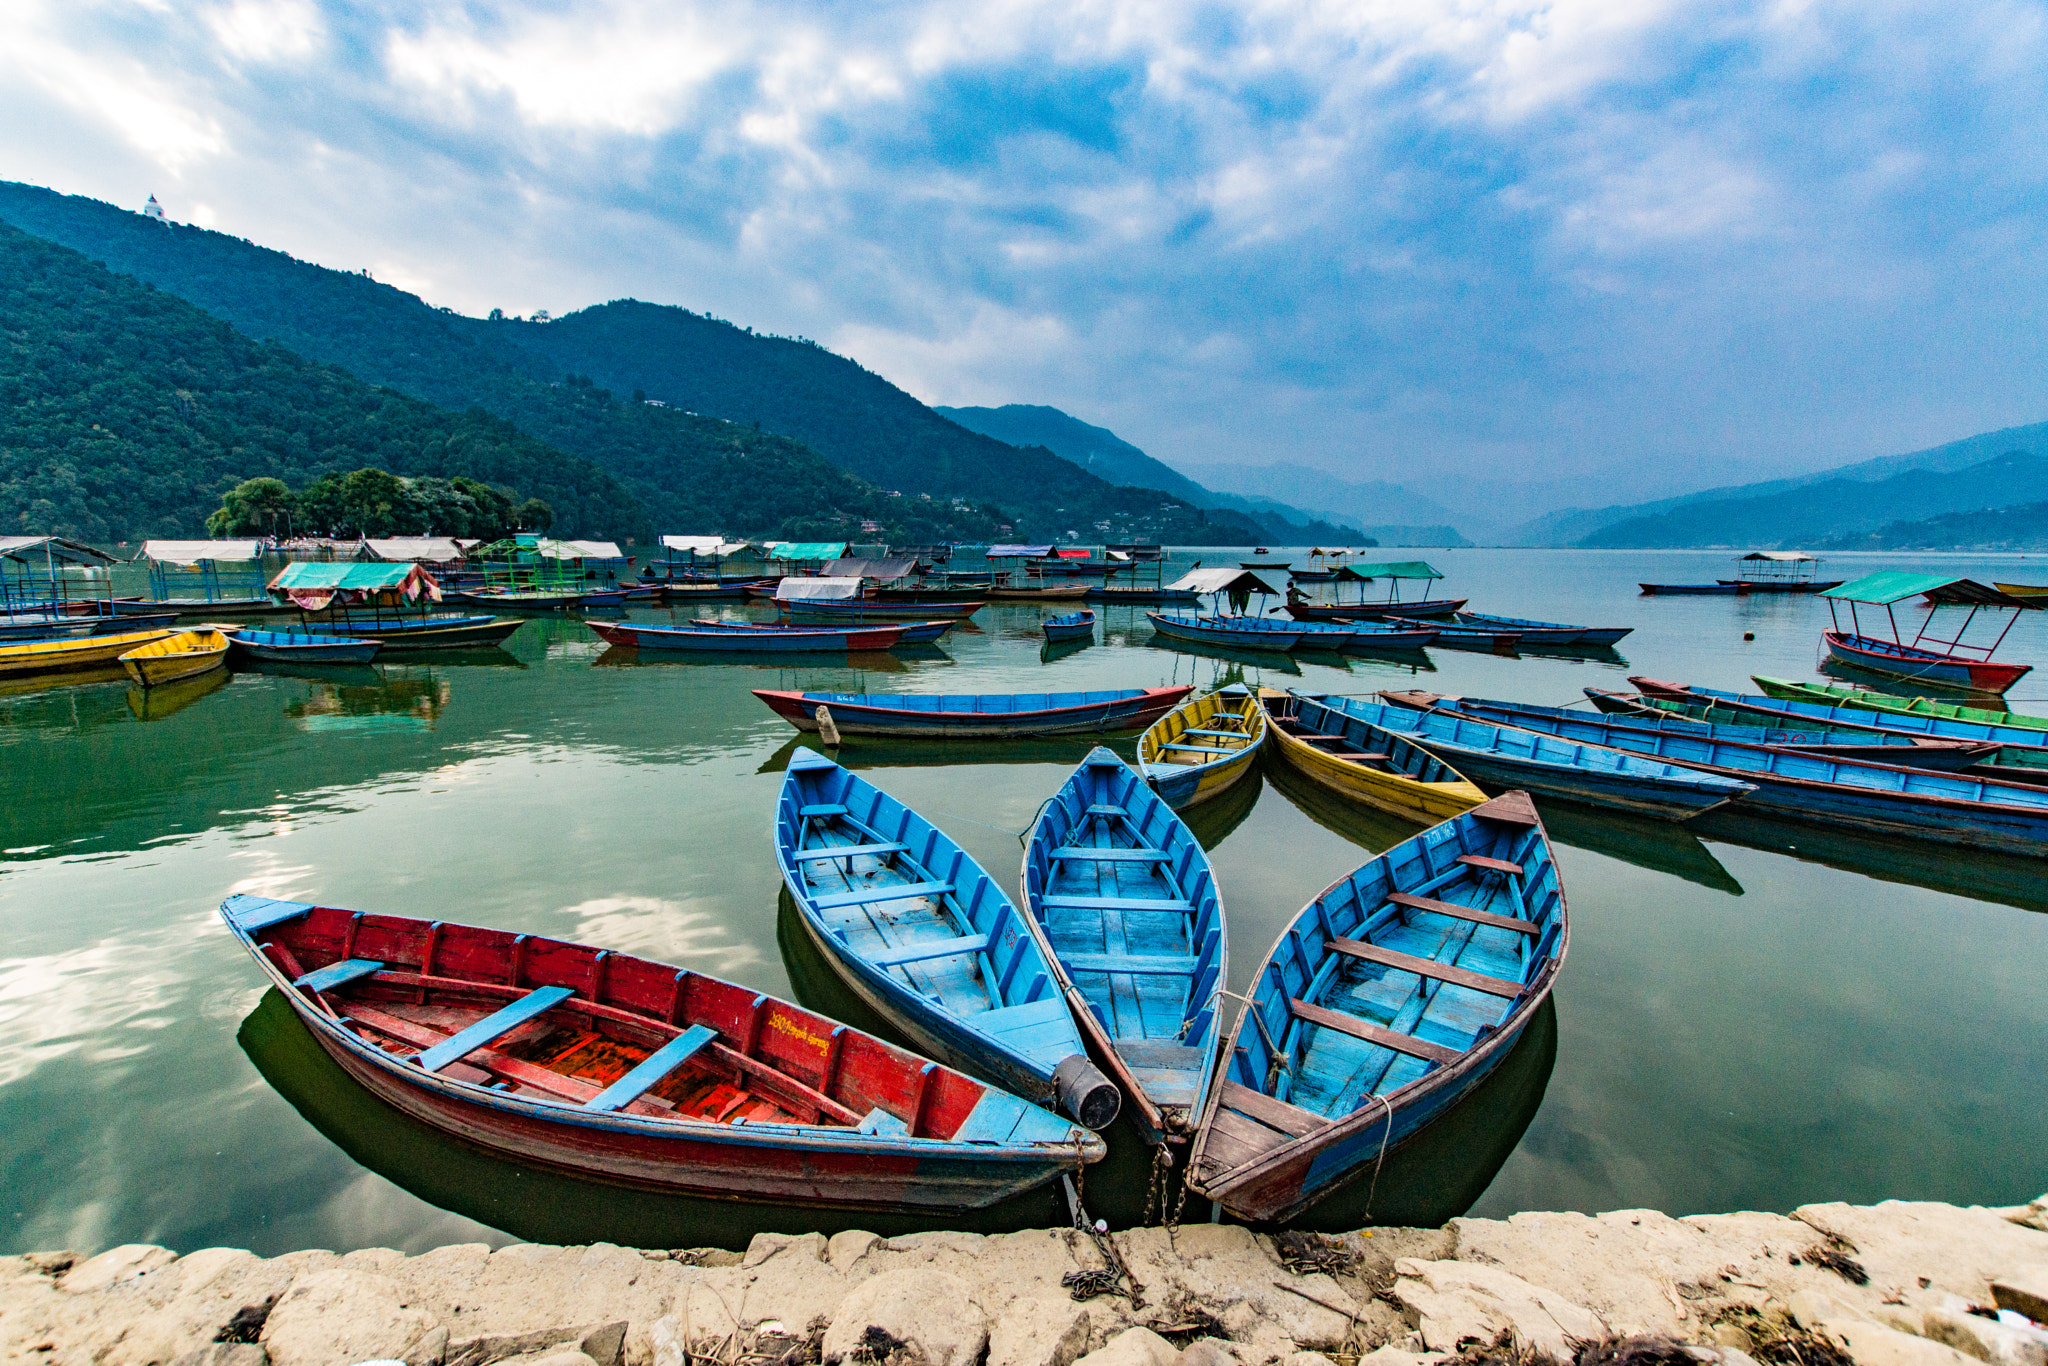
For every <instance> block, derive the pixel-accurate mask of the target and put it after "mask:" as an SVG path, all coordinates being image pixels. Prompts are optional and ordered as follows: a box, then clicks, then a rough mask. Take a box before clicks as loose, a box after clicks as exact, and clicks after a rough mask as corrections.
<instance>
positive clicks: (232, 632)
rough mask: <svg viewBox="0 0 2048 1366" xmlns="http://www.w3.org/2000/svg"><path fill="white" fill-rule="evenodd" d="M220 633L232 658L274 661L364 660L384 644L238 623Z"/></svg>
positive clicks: (357, 661)
mask: <svg viewBox="0 0 2048 1366" xmlns="http://www.w3.org/2000/svg"><path fill="white" fill-rule="evenodd" d="M222 634H224V635H226V636H227V638H228V652H229V654H231V655H232V656H234V657H235V658H237V659H255V660H262V661H265V662H268V663H274V664H367V663H369V662H370V661H371V660H372V659H374V658H376V656H377V652H378V651H379V650H381V649H383V648H384V643H383V642H382V641H378V640H370V639H368V638H360V639H353V640H352V639H350V638H349V637H347V636H329V635H317V636H316V635H313V634H311V633H309V632H306V631H256V630H251V629H250V628H248V627H246V626H237V627H233V628H231V629H230V628H225V627H224V628H222Z"/></svg>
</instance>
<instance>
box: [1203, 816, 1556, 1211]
mask: <svg viewBox="0 0 2048 1366" xmlns="http://www.w3.org/2000/svg"><path fill="white" fill-rule="evenodd" d="M1570 939H1571V931H1570V923H1569V920H1568V918H1567V913H1566V907H1565V898H1564V891H1563V888H1562V887H1561V886H1560V885H1559V883H1558V876H1557V869H1556V867H1555V866H1554V865H1553V864H1552V862H1551V855H1550V844H1549V841H1548V839H1547V838H1546V836H1545V834H1544V830H1543V822H1542V821H1541V820H1540V819H1539V818H1538V816H1537V814H1536V808H1535V805H1534V803H1532V802H1531V801H1530V800H1529V798H1528V796H1527V794H1525V793H1521V792H1510V793H1507V794H1504V795H1502V796H1499V797H1496V798H1494V799H1493V800H1492V801H1490V802H1487V803H1485V804H1484V805H1482V806H1479V807H1477V808H1475V809H1473V810H1471V811H1467V812H1464V813H1462V814H1460V815H1457V816H1454V817H1452V818H1451V819H1449V820H1446V821H1444V822H1443V823H1442V824H1439V825H1436V826H1433V827H1431V828H1430V829H1428V830H1425V831H1423V832H1422V833H1421V834H1419V835H1416V836H1415V837H1414V838H1412V839H1408V840H1405V841H1403V842H1402V843H1400V844H1397V845H1395V846H1394V847H1393V848H1391V849H1389V850H1387V851H1386V852H1385V853H1384V854H1381V855H1379V856H1378V857H1376V858H1374V859H1372V860H1371V861H1370V862H1368V863H1366V864H1365V865H1364V866H1363V867H1361V868H1359V869H1358V870H1357V871H1356V872H1354V873H1352V874H1350V875H1349V876H1348V877H1345V878H1342V879H1340V880H1339V881H1337V882H1336V883H1334V884H1332V885H1331V886H1330V887H1329V888H1328V889H1327V890H1325V891H1324V892H1323V894H1322V895H1321V896H1319V897H1317V898H1316V899H1315V900H1313V901H1311V902H1309V904H1308V905H1307V906H1306V907H1304V908H1303V909H1302V911H1301V913H1300V914H1299V915H1298V916H1296V917H1295V919H1294V923H1293V924H1292V925H1290V926H1289V927H1288V929H1287V931H1286V933H1284V934H1282V935H1281V936H1280V938H1279V940H1278V942H1277V943H1275V944H1274V946H1273V950H1272V952H1271V953H1269V954H1268V955H1267V957H1266V960H1265V961H1264V962H1262V963H1261V964H1260V965H1259V968H1258V971H1257V972H1255V973H1253V974H1252V976H1251V978H1250V979H1249V980H1250V982H1251V983H1252V985H1251V987H1250V989H1249V990H1250V1001H1249V1002H1248V1004H1247V1006H1246V1008H1245V1009H1244V1010H1243V1011H1242V1012H1241V1013H1240V1014H1239V1016H1238V1019H1237V1022H1236V1024H1235V1026H1234V1027H1233V1029H1232V1031H1231V1036H1230V1039H1229V1042H1228V1043H1227V1045H1226V1049H1225V1053H1224V1068H1223V1075H1222V1076H1221V1078H1220V1079H1219V1080H1218V1083H1217V1085H1216V1087H1215V1089H1214V1090H1213V1091H1212V1092H1211V1093H1210V1097H1209V1104H1208V1109H1207V1110H1206V1111H1205V1112H1204V1114H1203V1116H1202V1123H1201V1128H1200V1131H1199V1132H1198V1134H1197V1136H1196V1138H1195V1145H1194V1148H1193V1150H1192V1151H1191V1152H1190V1154H1189V1166H1188V1181H1189V1185H1190V1187H1191V1188H1192V1189H1193V1190H1195V1191H1197V1192H1198V1193H1200V1194H1202V1195H1204V1196H1207V1197H1208V1198H1209V1199H1210V1200H1213V1201H1215V1202H1216V1203H1217V1204H1218V1205H1221V1206H1222V1207H1223V1208H1224V1209H1225V1210H1227V1211H1229V1212H1230V1213H1231V1214H1233V1215H1235V1216H1237V1217H1238V1218H1240V1219H1244V1220H1249V1221H1256V1222H1262V1223H1264V1222H1277V1221H1282V1220H1286V1219H1290V1218H1293V1217H1295V1216H1297V1215H1299V1214H1301V1213H1302V1212H1303V1211H1305V1210H1307V1209H1309V1208H1310V1207H1312V1206H1313V1205H1315V1204H1316V1203H1317V1202H1318V1201H1320V1200H1323V1199H1326V1198H1328V1197H1329V1196H1331V1195H1333V1194H1335V1193H1336V1192H1338V1191H1340V1190H1342V1189H1344V1188H1346V1187H1348V1186H1350V1185H1352V1184H1353V1183H1355V1182H1357V1181H1359V1180H1361V1179H1365V1178H1369V1177H1370V1176H1371V1175H1373V1174H1374V1173H1375V1172H1377V1171H1378V1170H1379V1169H1380V1167H1381V1166H1382V1165H1383V1163H1384V1162H1385V1160H1386V1155H1387V1154H1388V1153H1390V1152H1393V1151H1394V1150H1396V1149H1398V1148H1399V1147H1400V1146H1401V1145H1402V1144H1404V1143H1406V1142H1407V1141H1408V1140H1410V1139H1412V1138H1414V1137H1415V1135H1416V1134H1418V1133H1420V1132H1422V1130H1424V1129H1425V1128H1427V1127H1428V1125H1429V1124H1430V1123H1431V1121H1433V1120H1435V1119H1437V1118H1438V1117H1439V1116H1441V1115H1442V1114H1443V1113H1444V1112H1445V1111H1447V1110H1449V1109H1450V1108H1451V1106H1452V1105H1454V1104H1455V1103H1456V1102H1457V1101H1458V1100H1459V1099H1460V1098H1461V1097H1463V1096H1464V1095H1466V1094H1467V1093H1469V1092H1470V1091H1471V1090H1472V1088H1473V1087H1475V1086H1477V1085H1478V1084H1479V1083H1480V1082H1481V1081H1483V1080H1484V1079H1485V1078H1486V1077H1487V1076H1488V1074H1490V1073H1491V1072H1492V1071H1493V1070H1494V1069H1495V1068H1496V1067H1498V1066H1499V1065H1500V1063H1501V1061H1502V1060H1503V1059H1504V1058H1506V1057H1507V1056H1508V1054H1509V1052H1510V1051H1511V1050H1512V1049H1513V1048H1514V1046H1515V1043H1516V1042H1517V1040H1519V1039H1520V1038H1521V1035H1522V1031H1523V1030H1524V1029H1525V1028H1526V1027H1527V1026H1528V1024H1529V1021H1530V1019H1531V1018H1532V1017H1533V1016H1534V1015H1535V1013H1536V1010H1537V1008H1538V1007H1539V1006H1541V1005H1542V1003H1543V1000H1544V998H1545V997H1546V996H1548V995H1549V994H1550V991H1551V988H1552V986H1553V984H1554V983H1555V982H1556V980H1557V974H1558V971H1559V969H1560V968H1561V967H1562V966H1563V964H1564V958H1565V952H1566V949H1567V947H1568V946H1569V944H1570Z"/></svg>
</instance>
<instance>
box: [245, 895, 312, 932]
mask: <svg viewBox="0 0 2048 1366" xmlns="http://www.w3.org/2000/svg"><path fill="white" fill-rule="evenodd" d="M312 909H313V908H312V907H311V906H310V905H308V904H307V903H306V902H303V901H277V900H273V899H272V898H270V897H264V896H240V897H236V898H235V904H234V906H233V907H232V908H229V909H227V917H228V919H230V920H232V921H234V922H235V928H236V929H238V930H240V931H242V932H243V933H244V934H254V933H256V931H258V930H267V929H269V928H270V927H271V926H272V925H282V924H284V922H285V921H287V920H297V919H298V918H299V917H300V916H302V915H304V914H305V913H306V912H308V911H310V910H312Z"/></svg>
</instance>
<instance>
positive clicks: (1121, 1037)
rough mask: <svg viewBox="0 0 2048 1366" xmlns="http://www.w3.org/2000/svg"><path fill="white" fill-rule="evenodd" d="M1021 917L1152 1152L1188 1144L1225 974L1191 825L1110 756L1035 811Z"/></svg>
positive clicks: (1215, 900)
mask: <svg viewBox="0 0 2048 1366" xmlns="http://www.w3.org/2000/svg"><path fill="white" fill-rule="evenodd" d="M1023 894H1024V909H1025V910H1026V912H1027V913H1029V915H1030V916H1031V919H1032V922H1033V924H1034V925H1035V927H1036V929H1037V931H1038V935H1039V938H1040V940H1041V942H1043V944H1044V945H1045V947H1046V948H1047V949H1048V950H1050V952H1051V956H1052V960H1053V966H1054V969H1055V971H1056V973H1057V975H1058V977H1059V979H1060V983H1061V986H1062V988H1063V989H1064V990H1065V991H1066V993H1067V1000H1068V1003H1069V1004H1070V1005H1071V1006H1072V1007H1073V1011H1074V1016H1075V1018H1076V1019H1078V1020H1079V1021H1080V1022H1081V1029H1082V1033H1083V1034H1085V1035H1086V1036H1087V1038H1088V1042H1089V1043H1090V1044H1091V1045H1092V1046H1093V1051H1094V1053H1095V1056H1096V1057H1097V1058H1098V1059H1100V1060H1101V1062H1102V1065H1103V1066H1104V1067H1105V1068H1106V1069H1108V1071H1109V1073H1110V1075H1111V1077H1112V1078H1113V1079H1114V1080H1115V1082H1116V1084H1117V1086H1118V1087H1119V1088H1120V1089H1121V1090H1122V1091H1123V1093H1124V1096H1125V1097H1126V1099H1127V1106H1126V1111H1127V1113H1128V1114H1129V1115H1130V1117H1131V1120H1132V1122H1133V1123H1134V1124H1135V1125H1136V1126H1137V1129H1138V1132H1139V1134H1140V1135H1141V1136H1142V1137H1143V1138H1144V1139H1145V1140H1146V1141H1147V1142H1149V1143H1160V1142H1163V1141H1166V1140H1168V1139H1173V1140H1176V1141H1181V1140H1186V1139H1188V1138H1191V1137H1193V1135H1194V1127H1195V1122H1196V1120H1197V1119H1199V1118H1200V1116H1201V1113H1202V1102H1203V1101H1204V1100H1205V1099H1207V1097H1208V1094H1209V1084H1210V1081H1211V1079H1212V1077H1213V1074H1214V1071H1215V1065H1216V1045H1217V1041H1218V1038H1219V1036H1220V1034H1221V1032H1222V1030H1221V1025H1220V1018H1219V1009H1220V1007H1221V1006H1222V1004H1223V999H1222V991H1223V989H1224V986H1225V983H1226V982H1227V981H1228V979H1229V976H1230V947H1229V939H1228V936H1227V935H1226V933H1225V930H1224V922H1223V902H1222V900H1221V899H1220V898H1219V897H1218V896H1217V892H1216V875H1215V872H1214V871H1213V870H1212V869H1211V868H1210V867H1209V856H1208V855H1207V854H1206V853H1204V852H1203V850H1202V846H1201V844H1200V843H1199V842H1198V841H1197V840H1196V839H1195V837H1194V835H1193V833H1192V832H1190V831H1189V829H1188V828H1187V826H1185V825H1183V824H1182V823H1181V821H1180V819H1179V818H1178V817H1177V816H1175V815H1174V814H1173V813H1172V812H1171V811H1170V810H1169V809H1168V808H1167V806H1166V804H1165V803H1163V802H1162V801H1160V799H1159V797H1158V796H1157V795H1156V794H1155V793H1153V792H1152V791H1150V790H1149V789H1148V788H1147V787H1146V786H1145V784H1144V783H1143V782H1141V781H1140V780H1139V778H1138V775H1137V774H1135V773H1133V772H1132V771H1131V770H1130V769H1129V768H1128V767H1127V766H1126V765H1125V764H1124V762H1123V760H1121V759H1119V758H1117V757H1116V755H1114V754H1112V753H1110V752H1109V751H1108V750H1106V749H1100V748H1098V749H1096V750H1094V751H1093V752H1092V753H1090V754H1089V755H1088V757H1087V758H1086V759H1084V760H1082V761H1081V765H1080V767H1078V768H1076V769H1075V770H1074V772H1073V774H1072V776H1070V777H1069V778H1068V779H1067V781H1066V783H1065V785H1064V786H1062V787H1061V788H1060V790H1059V791H1058V792H1057V793H1055V794H1054V795H1053V797H1052V799H1051V800H1050V801H1048V802H1046V803H1045V804H1044V805H1043V806H1042V807H1041V808H1040V810H1039V815H1038V819H1037V820H1036V821H1034V822H1033V823H1032V827H1031V834H1030V842H1029V843H1028V844H1027V845H1026V846H1025V850H1024V871H1023Z"/></svg>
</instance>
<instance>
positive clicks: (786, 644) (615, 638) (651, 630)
mask: <svg viewBox="0 0 2048 1366" xmlns="http://www.w3.org/2000/svg"><path fill="white" fill-rule="evenodd" d="M584 625H586V626H588V627H589V628H590V629H591V631H592V632H593V633H594V634H595V635H596V636H597V638H598V639H600V640H602V641H605V642H606V643H607V644H611V645H617V646H620V647H621V648H624V649H628V650H642V651H649V650H655V651H659V650H667V651H686V652H689V653H692V654H722V655H764V654H820V653H824V654H848V653H852V652H856V651H860V650H886V649H888V648H889V647H890V646H892V645H896V644H899V643H901V641H902V639H903V630H902V628H901V627H898V626H848V627H828V626H821V627H817V628H815V629H813V628H811V627H798V626H781V627H769V628H767V629H764V630H759V631H742V630H731V629H728V628H727V627H725V626H723V625H720V626H718V627H709V628H707V627H703V626H691V627H682V626H649V625H646V624H645V623H642V622H637V621H590V622H585V623H584Z"/></svg>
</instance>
